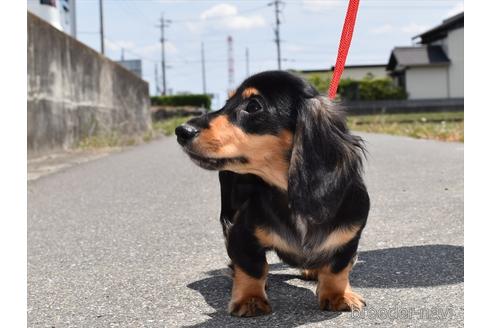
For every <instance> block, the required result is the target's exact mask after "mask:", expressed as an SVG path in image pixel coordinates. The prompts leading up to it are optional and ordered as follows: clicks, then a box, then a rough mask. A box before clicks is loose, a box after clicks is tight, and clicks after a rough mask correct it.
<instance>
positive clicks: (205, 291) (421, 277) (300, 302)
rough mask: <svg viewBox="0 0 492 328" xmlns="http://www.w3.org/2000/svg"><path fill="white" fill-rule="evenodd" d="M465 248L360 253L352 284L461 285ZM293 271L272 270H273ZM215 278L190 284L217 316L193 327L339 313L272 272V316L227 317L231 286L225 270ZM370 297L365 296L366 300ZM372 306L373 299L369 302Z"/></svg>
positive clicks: (275, 323) (297, 320)
mask: <svg viewBox="0 0 492 328" xmlns="http://www.w3.org/2000/svg"><path fill="white" fill-rule="evenodd" d="M463 264H464V249H463V247H462V246H451V245H424V246H412V247H399V248H388V249H380V250H373V251H366V252H360V253H359V259H358V262H357V265H356V266H355V267H354V270H353V272H352V274H351V283H352V285H353V286H355V287H359V288H413V287H432V286H439V285H450V284H458V283H461V282H463V279H464V271H463V270H464V269H463ZM288 268H289V267H288V266H287V265H285V264H282V263H275V264H272V265H270V271H282V270H285V269H288ZM207 274H209V275H210V276H211V277H209V278H205V279H202V280H199V281H196V282H193V283H191V284H189V285H188V287H189V288H191V289H193V290H196V291H198V292H199V293H200V294H201V295H202V296H203V297H204V298H205V301H206V302H207V304H208V305H210V306H211V307H213V308H214V309H215V312H213V313H208V314H207V315H208V316H209V317H210V319H208V320H207V321H205V322H203V323H200V324H197V325H193V326H190V327H226V326H227V327H229V326H230V327H251V326H256V327H264V326H268V327H297V326H300V325H303V324H306V323H314V322H320V321H324V320H329V319H332V318H334V317H337V316H338V315H340V313H334V312H323V311H319V310H318V304H317V301H316V297H315V295H314V294H313V292H312V291H311V290H310V289H307V288H302V287H297V286H294V285H291V284H289V283H288V281H289V280H293V279H299V278H300V277H299V276H297V275H293V274H286V273H278V274H277V273H273V274H270V275H269V277H268V284H269V287H268V296H269V299H270V301H271V305H272V307H273V313H272V314H271V315H268V316H263V317H256V318H235V317H231V316H230V315H229V314H228V313H227V303H228V301H229V297H230V291H231V287H232V281H231V279H230V277H229V276H228V275H227V269H223V270H213V271H210V272H208V273H207ZM366 297H367V295H366ZM369 302H370V300H369Z"/></svg>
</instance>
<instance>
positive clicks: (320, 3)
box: [302, 0, 347, 11]
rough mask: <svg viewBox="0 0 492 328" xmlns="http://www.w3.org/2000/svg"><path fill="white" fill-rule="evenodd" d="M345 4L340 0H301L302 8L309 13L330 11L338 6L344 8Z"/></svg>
mask: <svg viewBox="0 0 492 328" xmlns="http://www.w3.org/2000/svg"><path fill="white" fill-rule="evenodd" d="M346 5H347V2H346V1H342V0H303V1H302V6H303V7H304V8H306V9H308V10H310V11H319V10H323V9H331V8H335V7H339V6H346Z"/></svg>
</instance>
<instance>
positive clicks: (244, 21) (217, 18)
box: [186, 3, 266, 33]
mask: <svg viewBox="0 0 492 328" xmlns="http://www.w3.org/2000/svg"><path fill="white" fill-rule="evenodd" d="M207 21H213V24H210V23H208V22H207ZM265 25H266V21H265V19H264V18H263V16H261V15H248V16H245V15H241V14H240V13H239V11H238V9H237V7H236V6H234V5H231V4H227V3H220V4H217V5H215V6H213V7H211V8H209V9H207V10H205V11H203V12H202V13H201V14H200V21H199V22H196V23H187V24H186V26H187V28H188V29H189V30H190V31H191V32H193V33H198V32H201V31H203V30H204V29H205V28H206V27H208V26H212V27H213V28H215V29H230V30H248V29H253V28H259V27H264V26H265Z"/></svg>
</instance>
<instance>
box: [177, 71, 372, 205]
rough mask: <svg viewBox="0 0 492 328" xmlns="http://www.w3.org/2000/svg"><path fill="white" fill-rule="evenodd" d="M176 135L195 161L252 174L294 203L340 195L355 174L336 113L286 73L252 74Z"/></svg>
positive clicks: (350, 139)
mask: <svg viewBox="0 0 492 328" xmlns="http://www.w3.org/2000/svg"><path fill="white" fill-rule="evenodd" d="M176 135H177V138H178V142H179V144H180V145H181V146H182V147H183V149H184V150H185V152H186V153H187V154H188V155H189V156H190V158H191V159H192V160H193V161H194V162H195V163H196V164H198V165H199V166H201V167H203V168H205V169H210V170H227V171H233V172H236V173H252V174H256V175H258V176H260V177H261V178H263V180H265V181H266V182H268V183H270V184H272V185H274V186H276V187H278V188H280V189H282V190H284V191H285V190H289V198H291V200H292V201H293V202H296V198H297V197H296V196H295V194H298V196H299V197H301V198H305V195H306V193H308V194H312V193H318V194H320V195H319V196H321V197H322V198H324V197H323V195H321V194H326V193H330V192H335V193H337V192H338V193H342V192H343V190H339V189H340V185H341V184H343V185H346V184H347V183H348V180H350V179H351V177H352V176H353V175H354V174H355V175H357V174H359V168H360V161H361V160H360V151H359V150H361V149H362V147H361V140H360V139H359V138H357V137H354V136H352V135H351V134H350V133H349V132H348V130H347V127H346V124H345V119H344V116H343V113H342V112H341V111H340V110H339V109H338V108H336V106H335V105H333V104H332V103H331V102H330V101H329V100H328V99H327V98H326V97H324V96H321V95H319V93H318V92H317V91H316V89H315V88H314V87H313V86H311V85H310V84H309V83H307V82H306V81H304V80H302V79H301V78H299V77H297V76H295V75H293V74H290V73H287V72H282V71H270V72H263V73H260V74H256V75H254V76H251V77H250V78H248V79H247V80H245V81H244V82H243V83H242V84H241V86H239V88H238V89H237V90H236V92H235V93H234V94H233V95H232V96H231V97H230V98H229V99H228V100H227V102H226V104H225V106H224V107H223V108H222V109H220V110H219V111H216V112H211V113H208V114H206V115H203V116H201V117H197V118H193V119H191V120H190V121H188V122H187V123H185V124H183V125H181V126H179V127H177V128H176ZM302 193H304V196H303V195H302ZM318 198H319V197H318ZM302 203H303V204H304V205H306V206H309V205H307V204H306V202H305V201H303V202H302ZM311 205H314V204H311Z"/></svg>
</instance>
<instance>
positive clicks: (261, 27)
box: [77, 0, 463, 106]
mask: <svg viewBox="0 0 492 328" xmlns="http://www.w3.org/2000/svg"><path fill="white" fill-rule="evenodd" d="M269 2H270V1H263V0H261V1H260V0H247V1H246V0H243V1H218V0H215V1H213V0H200V1H192V0H188V1H186V0H181V1H180V0H104V20H105V21H104V24H105V34H106V35H105V36H106V42H105V47H106V55H107V56H108V57H109V58H111V59H115V60H117V59H119V58H120V57H121V49H122V48H124V49H125V59H135V58H140V59H142V60H143V75H144V76H143V78H144V79H145V80H147V81H149V83H150V92H151V94H154V93H155V82H154V81H155V77H154V69H155V64H158V65H160V64H159V61H160V44H159V38H160V31H159V29H158V28H157V27H156V26H157V24H158V20H159V18H160V15H161V13H164V14H165V17H166V19H170V20H172V22H171V23H170V26H169V27H168V28H167V29H166V39H167V42H166V57H167V60H168V65H169V66H170V67H169V68H168V69H167V72H166V74H167V84H168V88H170V89H172V91H173V92H181V91H188V92H197V93H199V92H201V91H202V79H201V63H200V43H201V42H202V41H203V42H204V44H205V56H206V59H207V64H206V70H207V91H208V92H211V93H214V94H217V95H218V96H217V97H216V99H215V101H214V105H215V106H218V105H219V104H220V103H221V102H223V101H224V100H225V94H226V90H227V87H228V75H227V67H228V66H227V43H226V38H227V36H228V35H231V36H232V37H233V38H234V54H235V84H236V85H238V84H239V83H240V82H241V81H242V80H243V79H244V78H245V77H246V64H245V49H246V47H248V48H249V54H250V73H255V72H259V71H263V70H269V69H276V67H277V66H276V65H277V64H276V48H275V44H274V42H273V39H274V33H273V26H274V11H273V7H272V6H268V3H269ZM346 5H347V1H346V0H345V1H344V0H341V1H339V0H310V1H308V0H306V1H301V0H299V1H289V0H284V5H283V7H282V8H283V10H282V15H281V22H282V23H281V28H280V34H281V40H282V57H283V63H282V68H283V69H289V68H293V69H322V68H328V67H331V66H332V65H334V62H335V58H336V52H337V49H338V40H339V37H340V31H341V28H342V25H343V20H344V15H345V10H346ZM98 8H99V4H98V1H97V0H78V1H77V30H78V39H79V40H80V41H82V42H84V43H86V44H87V45H89V46H91V47H93V48H94V49H97V50H99V35H98V30H99V10H98ZM462 10H463V1H457V0H450V1H448V0H411V1H408V0H407V1H403V0H361V4H360V8H359V14H358V18H357V26H356V29H355V32H354V36H353V40H352V46H351V49H350V53H349V56H348V59H347V64H373V63H386V62H387V60H388V58H389V55H390V52H391V49H392V48H393V47H394V46H402V45H410V44H411V37H412V36H414V35H416V34H418V33H419V32H422V31H424V30H426V29H428V28H430V27H433V26H435V25H438V24H440V23H441V21H442V20H443V19H444V18H446V17H448V16H450V15H453V14H455V13H458V12H461V11H462ZM160 74H161V72H160V66H159V76H160ZM159 79H160V77H159Z"/></svg>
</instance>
